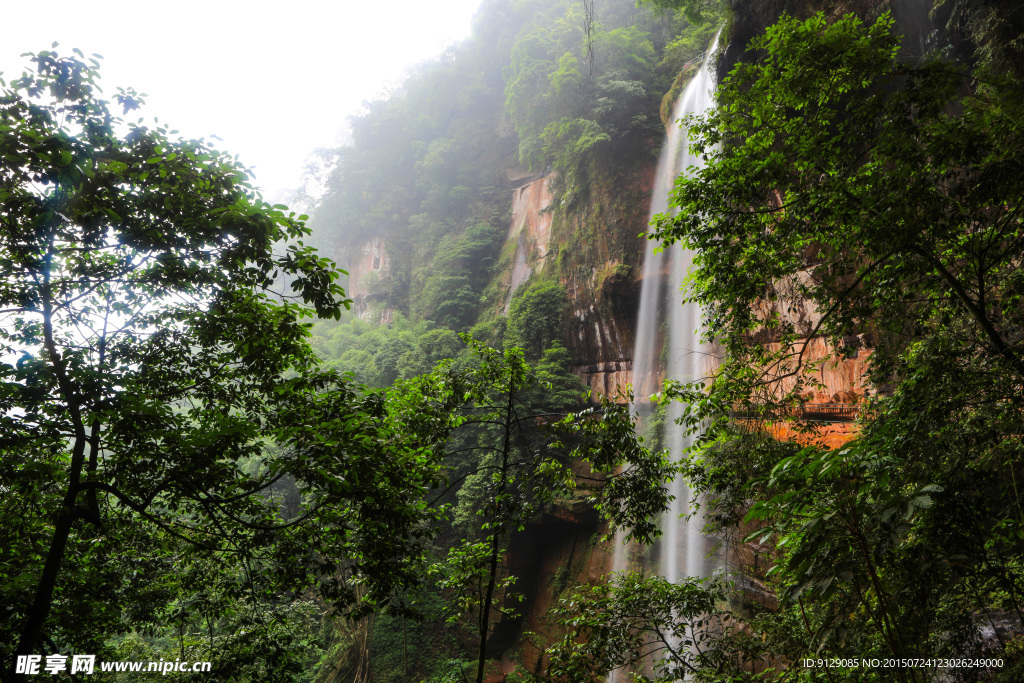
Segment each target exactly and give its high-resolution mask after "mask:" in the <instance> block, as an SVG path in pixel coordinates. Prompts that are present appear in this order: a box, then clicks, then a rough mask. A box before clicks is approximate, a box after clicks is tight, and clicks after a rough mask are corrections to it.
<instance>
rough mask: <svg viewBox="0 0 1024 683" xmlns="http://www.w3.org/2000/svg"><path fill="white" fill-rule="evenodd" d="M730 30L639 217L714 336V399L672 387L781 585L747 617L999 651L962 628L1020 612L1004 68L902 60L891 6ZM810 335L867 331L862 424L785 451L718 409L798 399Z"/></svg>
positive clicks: (1017, 360)
mask: <svg viewBox="0 0 1024 683" xmlns="http://www.w3.org/2000/svg"><path fill="white" fill-rule="evenodd" d="M751 47H752V48H753V49H754V50H757V51H759V54H760V58H759V59H758V61H756V62H751V63H746V64H740V65H738V66H737V67H735V68H734V70H733V71H732V73H731V74H730V75H729V77H728V78H727V79H726V80H725V81H724V82H723V83H722V85H721V86H720V88H719V92H718V106H717V108H716V109H714V110H713V111H711V112H710V113H708V114H707V115H706V116H704V117H693V118H691V119H690V120H689V121H687V122H686V125H688V126H689V129H690V136H691V140H692V141H693V147H694V148H695V149H697V150H698V151H700V152H702V153H704V154H706V155H707V157H708V161H709V163H708V165H707V166H706V167H705V168H704V169H702V170H700V171H697V172H696V173H695V174H694V175H693V176H691V177H682V178H680V179H679V180H678V181H677V183H676V191H675V194H674V201H675V204H676V208H678V209H679V213H678V214H677V215H676V216H674V217H670V216H661V217H659V218H658V220H657V237H659V238H661V239H662V240H665V241H667V242H672V241H680V242H683V243H684V244H685V245H686V246H688V247H690V248H692V249H694V250H696V252H697V256H696V257H695V266H696V267H695V272H694V273H693V275H692V278H691V280H690V282H689V284H690V285H691V287H692V289H691V291H692V297H693V298H694V299H695V300H696V301H699V302H700V303H701V304H702V305H704V306H705V311H706V312H707V314H706V319H705V329H707V330H708V334H709V336H712V335H713V336H714V338H715V339H716V340H717V341H718V342H719V343H721V344H722V345H723V347H724V348H725V350H726V354H725V361H724V362H723V364H722V366H721V367H720V368H719V370H718V372H717V375H716V377H715V379H714V382H713V384H712V386H711V387H710V396H708V395H704V392H703V390H702V388H701V387H691V391H685V390H684V391H680V392H678V393H679V394H680V395H683V396H686V397H688V398H690V399H692V400H697V401H701V402H702V406H703V407H707V408H711V409H713V413H714V414H715V415H717V416H718V418H719V419H718V421H717V423H716V424H715V425H714V426H713V428H712V429H711V431H710V432H709V434H708V436H707V437H706V440H705V443H706V444H708V446H707V448H705V450H704V452H703V454H702V458H703V459H702V461H697V462H695V463H694V469H693V470H692V471H691V475H692V477H693V479H694V480H695V482H696V483H697V485H698V488H701V489H702V490H704V491H706V492H707V493H708V494H709V495H711V496H718V497H719V499H720V500H722V501H726V502H728V503H729V504H730V505H734V506H737V507H738V508H740V511H739V512H738V515H737V511H736V510H735V509H733V510H726V511H719V512H720V513H721V514H723V516H724V517H729V516H732V519H733V521H736V520H737V517H742V516H743V508H744V507H745V506H749V505H750V504H751V503H752V504H753V508H752V509H751V510H750V513H749V515H748V517H747V520H748V522H751V523H757V524H759V525H764V527H765V528H764V529H763V530H761V531H759V532H757V533H756V534H754V535H752V536H751V537H749V539H748V540H749V541H751V542H759V543H761V544H763V545H761V546H759V547H762V548H765V549H766V550H765V551H766V552H771V551H775V552H776V553H777V555H776V556H777V558H778V561H777V562H775V563H774V565H775V568H774V569H773V573H772V576H771V579H770V580H771V581H772V585H773V586H774V588H775V590H777V592H778V595H779V596H780V597H781V598H782V599H783V602H782V607H781V612H780V613H779V615H776V616H771V617H765V618H763V619H761V620H759V621H757V622H756V623H758V624H761V625H765V628H766V629H768V630H766V635H767V634H768V633H769V632H770V633H771V634H772V637H775V638H776V644H778V645H779V647H780V648H784V649H782V650H779V651H777V652H778V653H779V654H780V655H781V656H784V657H794V656H799V655H798V653H799V652H808V651H813V650H817V651H819V652H821V653H826V652H828V653H834V656H840V657H841V656H845V655H847V654H849V655H853V654H854V653H857V654H858V655H859V656H864V654H865V653H868V652H874V653H878V656H892V655H897V656H901V655H902V656H922V655H923V656H932V655H934V654H936V653H940V652H942V653H948V654H949V656H960V655H962V654H964V653H969V652H979V651H986V648H989V649H988V651H996V652H999V653H1000V655H1001V656H1005V657H1006V658H1007V661H1008V662H1010V661H1014V659H1016V658H1017V657H1018V655H1016V654H1015V651H1014V650H1013V649H1012V648H1011V647H1008V645H1007V643H1005V642H1002V641H999V642H997V643H994V644H993V643H987V644H986V643H984V642H983V641H982V639H981V638H980V636H979V632H980V627H981V625H982V624H986V623H989V621H990V619H992V618H993V616H992V615H994V614H996V613H1000V612H1004V611H1005V612H1009V613H1010V614H1012V615H1014V616H1013V619H1015V620H1016V621H1017V622H1018V623H1024V612H1022V611H1021V605H1022V597H1024V573H1022V570H1024V562H1022V557H1024V544H1022V539H1024V534H1021V533H1020V532H1019V529H1020V528H1021V527H1020V522H1019V520H1020V519H1021V511H1020V505H1019V501H1020V497H1019V489H1018V485H1017V483H1016V482H1017V474H1016V473H1017V472H1019V471H1021V466H1022V464H1024V449H1022V448H1021V443H1020V439H1019V436H1018V434H1019V433H1020V429H1021V422H1020V415H1021V410H1022V407H1024V395H1022V393H1021V383H1022V381H1024V338H1022V336H1021V334H1020V330H1021V329H1022V324H1024V307H1022V306H1021V298H1020V297H1021V292H1022V283H1024V270H1022V268H1021V259H1020V254H1021V253H1022V251H1024V219H1022V216H1021V206H1022V201H1024V166H1022V165H1021V163H1020V159H1021V158H1022V157H1021V155H1022V152H1024V131H1022V129H1021V128H1020V125H1019V122H1020V120H1021V117H1022V115H1024V101H1022V99H1021V97H1020V93H1021V87H1020V82H1019V80H1018V79H1017V77H1016V76H1015V74H1014V73H1013V72H1012V71H998V70H995V69H993V68H992V63H991V62H989V63H982V66H983V67H984V70H983V71H978V72H977V73H976V74H975V73H971V72H970V71H968V70H967V69H966V68H965V67H964V66H963V65H960V64H956V63H952V62H950V61H945V60H942V59H926V60H922V61H919V62H901V61H899V60H898V59H897V55H898V48H899V45H898V39H897V37H896V36H895V35H894V34H893V32H892V19H891V18H890V17H889V16H888V15H883V16H882V17H880V18H879V19H878V20H877V21H875V22H874V23H873V24H871V25H869V26H865V25H864V24H863V23H862V22H861V21H860V20H859V19H857V18H856V17H854V16H852V15H850V16H846V17H843V18H842V19H839V20H836V21H834V22H831V23H830V22H828V21H826V19H825V18H824V16H822V15H817V16H813V17H811V18H809V19H807V20H805V21H798V20H796V19H793V18H790V17H784V18H783V19H781V20H780V21H779V22H778V23H777V24H776V25H775V26H773V27H771V28H770V29H769V30H768V31H767V33H766V34H765V35H764V36H762V37H761V38H758V39H757V40H755V41H754V42H753V44H752V46H751ZM814 337H825V338H826V339H828V340H829V342H830V344H831V348H832V349H834V353H835V354H836V355H837V356H842V355H846V354H852V353H854V352H856V351H857V349H858V348H859V347H860V346H862V345H864V344H868V345H870V346H871V347H872V356H871V362H870V371H871V377H872V380H873V382H874V386H875V388H876V389H877V390H878V392H879V395H878V396H876V397H875V398H873V399H872V401H871V402H870V404H869V406H867V408H866V410H865V415H864V418H863V423H862V426H861V433H860V436H859V438H858V440H857V441H856V442H855V443H853V444H850V445H849V446H848V447H846V448H843V449H840V450H838V451H824V450H822V449H817V448H809V449H806V450H803V451H799V452H793V449H791V448H783V447H779V446H778V444H773V443H772V442H771V440H770V439H765V438H763V436H762V437H761V440H760V441H759V440H758V439H752V438H749V437H747V436H742V435H739V434H737V431H736V430H732V429H731V428H729V427H728V426H727V420H726V419H725V418H726V411H727V409H728V408H729V407H730V406H732V405H736V404H737V403H745V404H747V405H748V406H749V405H750V404H755V405H760V406H761V407H763V408H765V409H766V411H768V412H766V416H770V415H771V414H772V411H774V410H775V409H777V408H780V407H783V406H785V405H788V404H791V403H794V402H798V401H799V400H800V394H801V393H802V392H803V391H804V389H805V388H806V387H807V386H808V385H809V384H812V383H813V381H814V380H813V376H812V375H813V372H814V367H813V366H812V365H811V364H809V363H807V360H806V355H807V353H806V349H807V344H808V342H809V340H810V339H812V338H814ZM706 415H707V414H706V413H705V414H704V415H701V414H700V413H698V412H696V411H695V412H693V413H692V414H691V416H690V417H691V421H692V422H694V423H695V422H696V421H697V420H698V419H699V418H702V417H705V416H706ZM840 624H841V627H840V626H839V625H840ZM794 625H796V631H795V632H794V631H792V630H790V631H789V633H790V636H787V637H781V636H780V634H781V633H782V632H783V631H785V630H786V629H791V628H792V627H793V626H794ZM793 633H795V634H796V635H795V636H794V635H793ZM954 633H955V634H956V636H950V634H954ZM1010 671H1011V669H1010V668H1009V667H1008V668H1007V670H1006V671H1005V672H1004V675H1005V676H1007V679H1006V680H1011V679H1012V676H1013V675H1015V674H1012V673H1010ZM1018 671H1019V670H1018ZM832 675H834V676H845V675H846V674H845V673H844V672H835V673H834V674H832ZM850 675H851V676H852V675H853V674H852V673H851V674H850ZM891 675H892V677H893V678H895V679H896V680H902V681H911V680H925V679H927V678H928V676H930V675H931V673H930V672H926V671H923V670H914V669H907V670H899V671H893V672H891ZM964 675H965V676H975V675H979V674H978V673H977V672H974V673H970V672H966V673H964ZM836 680H840V679H839V678H836Z"/></svg>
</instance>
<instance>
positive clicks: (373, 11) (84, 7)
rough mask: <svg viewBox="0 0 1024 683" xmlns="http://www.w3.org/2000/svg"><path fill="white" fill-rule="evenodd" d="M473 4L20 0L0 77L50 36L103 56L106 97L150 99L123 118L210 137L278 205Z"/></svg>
mask: <svg viewBox="0 0 1024 683" xmlns="http://www.w3.org/2000/svg"><path fill="white" fill-rule="evenodd" d="M480 1H481V0H441V1H440V2H427V1H425V0H385V1H383V2H381V1H375V0H320V1H313V0H284V1H281V0H276V1H274V2H261V1H260V0H248V1H246V2H238V1H236V0H205V2H199V1H196V0H177V1H176V2H173V3H156V2H151V1H147V0H88V1H87V0H75V1H68V0H50V1H49V2H46V3H43V4H38V3H32V2H25V1H22V0H19V1H18V2H12V3H8V4H7V6H5V7H4V10H3V12H4V24H5V26H6V28H5V30H4V32H3V33H4V35H3V37H2V38H0V72H3V78H4V79H5V80H9V79H10V78H12V77H16V76H18V75H20V74H21V72H22V70H23V69H24V67H25V66H26V64H27V62H26V60H25V58H24V57H20V55H21V53H23V52H39V51H40V50H47V49H50V45H51V44H52V43H53V41H55V40H56V41H59V42H60V46H59V47H58V52H59V53H60V54H65V55H69V54H71V49H72V48H74V47H77V48H79V49H81V50H82V51H83V52H85V53H86V54H90V53H93V52H98V53H100V54H102V55H103V57H104V59H103V60H102V68H101V74H102V81H101V87H103V94H104V96H105V97H106V98H108V99H112V97H113V95H114V92H115V88H116V87H117V86H124V87H134V88H135V89H136V90H138V91H139V92H143V93H146V94H147V95H148V97H147V98H146V106H145V107H143V109H142V110H141V113H140V112H139V111H134V112H130V113H129V118H131V119H132V120H134V118H137V117H138V116H145V117H146V119H147V120H150V121H151V120H152V118H153V117H158V118H159V119H160V122H161V123H166V124H170V125H171V127H172V128H176V129H178V130H179V131H180V133H181V135H182V136H184V137H203V136H205V137H209V136H210V135H214V134H215V135H217V136H218V137H220V138H221V139H222V140H223V142H216V141H214V143H215V144H216V146H217V147H219V148H221V149H224V150H227V151H229V152H231V153H232V154H238V155H239V159H240V160H241V161H242V163H244V164H246V165H247V166H250V167H253V168H254V170H255V172H256V179H255V183H256V185H257V186H259V187H261V188H262V189H263V191H264V198H265V199H267V200H268V201H272V202H273V201H281V200H282V199H284V198H286V197H287V196H288V194H290V191H291V190H293V189H295V188H297V187H298V185H299V183H300V178H301V175H302V170H303V167H304V162H305V159H306V157H307V156H308V155H309V154H310V153H311V152H312V151H313V150H314V149H315V148H317V147H328V146H332V145H334V144H337V143H338V142H339V140H340V139H341V136H342V135H343V133H344V130H345V126H346V118H347V117H348V115H349V114H351V113H353V112H355V111H357V110H358V109H359V108H360V106H361V105H362V102H363V101H364V100H367V99H372V98H373V97H374V96H375V95H377V94H379V93H381V92H383V91H385V90H387V89H388V88H390V87H393V86H394V85H397V84H398V83H400V82H401V76H402V74H403V73H404V72H405V71H406V70H407V69H408V67H410V66H412V65H413V64H415V63H417V62H420V61H422V60H424V59H427V58H430V57H432V56H434V55H437V54H439V53H440V52H441V51H442V50H443V49H444V48H445V47H446V46H448V45H450V44H451V43H453V42H457V41H459V40H461V39H462V38H464V37H466V36H467V35H469V27H470V22H471V19H472V16H473V14H474V13H475V11H476V8H477V7H478V6H479V4H480Z"/></svg>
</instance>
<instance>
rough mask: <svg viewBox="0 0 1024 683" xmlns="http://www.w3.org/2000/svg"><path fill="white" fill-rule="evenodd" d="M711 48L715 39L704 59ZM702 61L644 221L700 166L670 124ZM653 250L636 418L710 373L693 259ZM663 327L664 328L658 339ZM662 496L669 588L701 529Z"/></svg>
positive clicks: (673, 433) (698, 562)
mask: <svg viewBox="0 0 1024 683" xmlns="http://www.w3.org/2000/svg"><path fill="white" fill-rule="evenodd" d="M717 49H718V36H717V35H716V36H715V39H714V41H713V42H712V44H711V47H710V48H709V49H708V52H707V53H706V55H707V57H710V56H711V55H713V54H714V53H715V51H716V50H717ZM707 57H705V59H704V63H703V64H702V65H701V68H700V70H699V71H698V73H697V75H696V76H694V77H693V80H691V81H690V83H689V84H688V85H687V86H686V89H685V90H684V91H683V94H682V95H681V96H680V97H679V99H678V100H677V101H676V104H675V109H674V111H673V112H672V120H673V124H672V125H671V126H669V130H668V137H667V139H666V140H665V145H664V147H662V150H661V156H660V158H659V160H658V168H657V173H656V175H655V178H654V187H653V189H652V191H651V207H650V214H649V218H653V217H654V216H655V215H657V214H660V213H666V212H667V211H668V210H669V204H668V199H669V194H670V192H671V190H672V184H673V182H674V181H675V179H676V177H677V176H679V175H680V174H681V173H684V172H686V171H687V169H689V168H690V167H696V168H699V167H701V166H703V164H704V160H703V158H702V157H697V156H694V155H693V154H691V153H690V151H689V149H688V147H689V145H688V139H687V136H686V133H685V131H683V130H681V129H680V128H679V126H678V125H676V123H675V122H677V121H678V120H679V119H680V118H682V117H684V116H686V115H688V114H701V113H703V112H705V111H706V110H707V109H709V108H710V107H711V106H712V105H713V104H714V88H715V76H714V72H713V69H712V64H711V62H712V60H711V59H709V58H707ZM657 246H658V245H657V244H656V243H655V242H653V241H648V243H647V253H646V255H645V256H644V270H643V282H642V286H641V290H640V310H639V315H638V320H637V331H636V344H635V346H634V350H633V391H634V395H635V398H634V409H635V410H637V411H638V412H644V411H646V409H648V408H650V404H649V403H645V401H644V400H643V397H645V396H649V395H651V394H652V393H654V392H655V391H657V390H658V389H659V388H660V385H661V380H662V378H663V377H667V378H671V379H674V380H678V381H681V382H689V381H693V380H695V379H699V378H701V377H706V376H707V374H708V372H709V371H710V369H711V366H710V364H709V362H708V358H709V354H708V349H707V348H705V345H704V344H702V343H701V331H700V317H701V316H700V309H699V307H698V306H697V305H696V304H693V303H686V304H684V303H683V295H682V291H681V290H680V286H681V284H682V282H683V278H684V277H685V276H686V274H687V271H688V270H689V269H690V265H691V263H692V260H693V255H692V253H691V252H689V251H687V250H685V249H683V248H682V247H679V246H673V247H671V248H668V249H665V250H661V251H657V250H656V247H657ZM663 321H665V322H667V325H666V329H665V330H664V332H663V331H662V323H663ZM663 351H664V353H662V352H663ZM662 356H663V357H664V361H662ZM682 412H683V406H682V405H681V404H679V403H673V404H672V405H671V406H670V407H669V410H668V414H667V415H666V421H665V427H664V446H665V447H667V448H669V450H670V453H671V455H672V458H673V460H678V459H679V458H680V457H681V455H682V453H683V452H684V451H685V449H687V448H688V447H689V446H690V445H691V444H692V440H693V438H694V437H693V436H692V435H689V436H688V435H686V434H685V429H684V428H683V427H681V426H679V425H677V424H676V423H675V420H676V418H678V417H680V415H682ZM670 493H671V494H672V495H673V496H674V497H675V500H674V501H673V502H672V504H671V506H670V508H669V510H668V512H666V513H665V517H664V519H663V521H662V530H663V532H664V535H663V536H662V542H661V553H660V555H661V557H660V562H659V567H658V568H657V569H658V573H659V574H661V575H662V576H664V577H665V578H667V579H668V580H669V581H671V582H673V583H676V582H678V581H680V580H681V579H683V578H685V577H687V576H697V577H704V576H707V575H708V573H709V571H708V570H709V567H708V562H707V554H708V547H709V546H708V543H707V541H706V539H705V538H704V535H703V534H702V532H701V529H702V528H703V526H704V522H703V520H702V519H701V518H700V516H699V515H693V516H692V517H690V518H689V520H688V521H687V520H684V519H681V514H682V513H683V512H685V511H686V510H687V509H688V507H689V504H690V491H689V488H688V487H687V486H686V483H685V482H683V481H682V480H676V481H673V482H672V483H671V484H670ZM624 536H625V535H624V534H622V533H621V532H620V534H619V535H618V536H617V537H616V539H615V555H614V561H613V567H612V568H613V571H615V572H622V571H625V570H626V569H628V568H629V567H628V565H629V546H628V544H626V543H625V542H624ZM652 569H653V568H652ZM624 678H625V674H624V672H622V671H615V672H612V674H611V675H610V676H609V678H608V680H609V683H618V682H619V681H621V680H624Z"/></svg>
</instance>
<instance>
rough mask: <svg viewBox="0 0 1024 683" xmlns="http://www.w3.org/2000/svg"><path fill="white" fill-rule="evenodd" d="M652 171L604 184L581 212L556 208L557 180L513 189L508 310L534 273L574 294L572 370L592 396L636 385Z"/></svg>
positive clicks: (567, 339)
mask: <svg viewBox="0 0 1024 683" xmlns="http://www.w3.org/2000/svg"><path fill="white" fill-rule="evenodd" d="M652 176H653V167H652V166H651V165H650V164H646V163H644V164H637V165H636V167H635V169H633V171H632V172H625V173H624V172H620V173H619V174H618V175H617V177H615V178H601V179H599V181H598V182H596V183H595V184H594V186H593V187H591V189H590V196H589V198H588V201H587V202H586V204H584V205H583V206H582V208H577V209H576V210H574V211H572V212H568V211H564V210H561V209H560V207H558V206H556V205H554V204H553V197H552V194H551V190H550V184H551V181H552V179H551V178H550V177H541V178H537V179H535V180H532V181H530V182H528V183H526V184H524V185H522V186H520V187H517V188H516V189H515V190H513V191H512V197H511V204H512V218H511V222H510V225H509V232H508V236H507V238H506V246H505V248H506V249H508V250H514V254H515V255H514V258H513V260H512V263H511V265H510V267H509V268H506V270H505V271H504V272H503V273H502V274H501V276H500V277H502V278H503V282H504V289H505V291H506V297H505V303H504V311H505V312H507V311H508V306H509V303H510V302H511V299H512V295H513V294H514V293H515V291H516V289H517V288H518V287H519V286H520V285H521V284H522V283H523V282H525V281H526V280H527V279H528V278H529V277H530V276H532V275H548V276H554V277H557V279H558V280H559V281H560V282H561V283H562V284H563V285H564V286H565V288H566V292H567V293H568V296H569V314H568V316H567V320H566V327H565V333H564V335H563V342H564V343H565V345H566V347H567V348H568V349H569V350H570V352H571V355H572V362H573V371H574V372H575V373H576V374H577V375H578V376H579V377H580V378H581V379H582V380H583V381H584V383H585V384H586V385H587V386H588V387H589V388H590V389H591V391H592V392H593V400H595V401H598V400H600V398H599V397H600V396H602V395H608V396H612V397H614V396H616V395H617V394H618V393H619V392H624V391H625V390H626V388H627V387H628V385H629V384H630V383H631V381H632V347H633V337H634V334H635V327H636V311H637V305H638V300H639V292H640V282H639V275H640V272H641V270H642V268H641V265H642V264H641V260H642V257H643V247H644V241H643V239H642V238H641V237H640V235H641V234H642V233H643V232H645V231H646V228H647V225H646V224H647V203H648V196H649V193H650V185H651V182H652Z"/></svg>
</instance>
